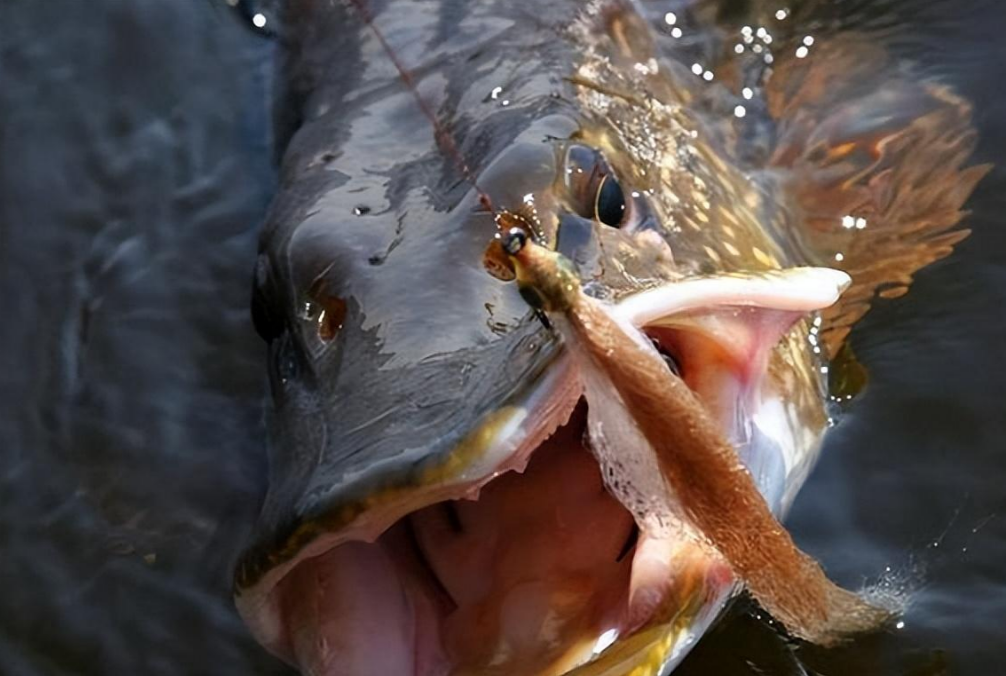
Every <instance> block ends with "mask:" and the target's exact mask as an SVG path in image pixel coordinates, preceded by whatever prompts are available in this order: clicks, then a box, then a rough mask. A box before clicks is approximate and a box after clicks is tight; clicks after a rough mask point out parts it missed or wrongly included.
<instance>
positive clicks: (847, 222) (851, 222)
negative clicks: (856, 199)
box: [842, 216, 856, 228]
mask: <svg viewBox="0 0 1006 676" xmlns="http://www.w3.org/2000/svg"><path fill="white" fill-rule="evenodd" d="M855 226H856V219H855V218H853V217H852V216H842V227H843V228H853V227H855Z"/></svg>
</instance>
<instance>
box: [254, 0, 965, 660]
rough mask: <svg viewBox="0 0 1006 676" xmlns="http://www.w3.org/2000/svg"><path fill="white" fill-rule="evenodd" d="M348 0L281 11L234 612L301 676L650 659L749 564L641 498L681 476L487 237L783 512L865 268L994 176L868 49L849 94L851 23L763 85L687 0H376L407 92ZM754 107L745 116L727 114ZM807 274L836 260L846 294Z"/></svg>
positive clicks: (914, 255) (787, 62)
mask: <svg viewBox="0 0 1006 676" xmlns="http://www.w3.org/2000/svg"><path fill="white" fill-rule="evenodd" d="M657 4H659V3H657ZM361 6H363V5H356V3H352V4H350V3H340V2H335V3H331V2H322V1H321V0H290V2H288V3H287V4H286V5H285V9H284V16H283V17H282V22H281V23H282V26H283V28H282V29H281V30H280V36H281V42H282V44H283V50H282V52H281V54H282V55H281V63H280V69H279V73H280V81H281V84H282V91H281V93H280V96H279V97H278V106H277V111H278V114H277V122H278V126H277V136H278V138H279V139H280V140H281V142H282V143H283V145H284V146H285V154H284V157H283V164H282V171H281V185H280V191H279V194H278V195H277V197H276V199H275V201H274V204H273V207H272V210H271V212H270V216H269V219H268V223H267V225H266V227H265V229H264V231H263V234H262V238H261V247H260V250H261V253H260V256H259V259H258V261H257V264H256V270H255V290H254V298H253V312H254V317H255V322H256V327H257V329H258V331H259V333H260V334H261V335H262V336H263V337H264V338H265V339H266V340H267V342H268V344H269V364H270V366H269V373H270V383H271V391H272V401H273V406H272V410H271V413H270V419H269V429H270V438H269V444H270V453H271V458H270V462H271V480H270V488H269V491H268V494H267V496H266V498H265V504H264V506H263V511H262V516H261V520H260V524H259V534H258V537H257V539H256V541H255V542H254V543H253V544H252V546H251V547H250V548H249V550H248V551H247V552H246V553H245V555H244V557H243V558H242V561H241V563H240V564H239V568H238V571H237V574H236V600H237V605H238V608H239V610H240V612H241V614H242V616H243V617H244V619H245V620H246V622H247V623H248V625H249V626H250V628H251V630H252V632H253V633H254V635H255V636H256V638H258V639H259V640H260V641H261V642H262V643H263V644H264V645H266V646H267V647H268V648H269V649H270V650H272V651H273V652H275V653H276V654H278V655H280V656H281V657H283V658H284V659H286V660H287V661H289V662H291V663H292V664H295V665H297V666H299V667H300V668H301V669H302V671H304V672H305V673H308V674H313V675H325V676H337V675H345V676H367V675H370V674H382V675H383V674H414V675H415V676H441V675H444V676H446V675H448V674H541V675H546V674H548V675H559V674H567V673H569V674H574V673H575V674H581V675H587V674H613V675H614V674H630V673H631V674H639V675H643V674H657V673H666V672H667V671H669V670H670V669H671V668H673V666H674V665H675V664H677V662H679V661H680V659H681V658H682V657H683V655H684V654H685V653H686V652H687V650H688V648H689V647H690V646H691V645H693V644H694V642H695V641H696V640H698V638H699V637H700V636H701V634H702V633H703V632H704V631H705V629H706V628H707V627H708V626H709V625H710V624H711V623H712V622H713V621H714V620H715V618H716V617H717V616H718V614H719V613H720V612H721V610H722V608H723V607H724V605H725V604H726V602H727V601H728V599H729V598H730V597H731V596H732V595H733V594H734V593H735V592H736V591H737V589H738V588H739V585H740V583H741V582H742V581H741V580H737V579H735V578H734V575H733V571H732V570H731V569H730V567H729V566H728V565H726V564H725V563H724V561H723V560H722V559H721V558H720V557H719V556H718V554H717V552H716V550H715V548H714V547H711V546H710V545H709V543H708V542H706V541H705V540H704V538H703V537H702V534H701V533H699V532H697V531H696V529H695V527H694V525H693V524H692V523H691V522H690V520H689V518H688V516H687V515H683V514H681V513H679V512H678V511H676V509H675V508H674V507H673V504H672V503H673V500H671V501H661V500H658V499H656V498H655V496H657V495H665V494H668V495H669V494H670V493H669V492H668V490H669V489H668V486H667V482H666V481H665V480H664V479H663V478H661V475H660V474H659V471H655V465H654V464H653V461H652V459H648V458H647V457H646V455H645V454H640V453H634V452H633V451H632V446H633V444H632V437H631V435H632V433H633V432H632V430H631V429H630V426H626V425H625V417H624V415H623V414H624V411H623V410H622V409H620V408H619V405H618V404H616V403H615V399H616V397H612V398H611V402H612V403H611V405H610V406H606V405H605V403H604V402H605V396H606V395H605V393H604V392H601V395H600V396H594V397H590V396H588V398H587V400H586V403H585V402H584V400H583V399H582V394H583V392H584V390H585V388H586V389H587V391H588V392H589V391H590V388H591V387H592V384H591V382H589V376H585V374H584V373H582V372H580V371H579V370H578V369H577V367H576V365H575V364H574V363H573V361H572V360H571V359H570V357H569V354H568V351H567V350H566V349H564V346H563V345H562V344H561V342H560V341H559V340H558V339H557V337H556V335H555V333H554V332H553V331H552V330H550V328H549V327H547V326H545V325H544V324H543V323H542V321H541V319H540V316H539V315H538V314H536V313H535V312H534V311H532V309H531V308H530V307H529V305H528V304H527V302H525V298H522V297H521V295H520V293H519V291H518V285H516V284H513V283H511V282H509V281H507V280H506V279H505V278H506V277H507V271H506V269H505V266H503V267H500V264H501V261H502V260H503V259H505V256H503V255H502V254H501V251H500V250H499V247H500V243H499V240H497V239H494V235H495V233H496V232H497V231H498V229H499V227H500V226H501V225H502V224H505V225H507V227H510V226H513V225H517V226H518V227H520V228H522V229H523V230H525V231H526V233H527V235H528V236H529V237H532V238H533V239H534V240H535V241H536V242H538V243H539V244H542V245H545V246H546V247H548V248H551V249H555V250H558V251H559V252H561V253H562V254H563V255H564V256H565V257H566V258H568V259H569V260H571V261H573V262H574V263H575V265H576V270H577V275H578V276H579V278H580V280H581V281H582V283H583V285H584V289H585V290H586V291H587V292H588V293H589V294H591V295H592V296H594V297H595V298H598V299H599V300H601V301H602V302H603V303H605V304H606V306H607V307H609V308H610V312H611V313H612V316H615V317H617V318H618V321H620V322H623V323H624V324H625V325H626V326H627V327H629V328H630V329H631V331H633V332H635V334H636V335H639V336H642V335H645V336H647V337H648V338H649V340H651V341H653V343H654V345H656V346H657V348H658V349H659V350H660V352H661V353H662V354H663V355H664V357H665V358H666V359H667V360H668V363H669V364H671V365H672V367H673V368H674V369H676V370H677V371H678V372H679V373H680V375H681V377H682V378H683V381H684V382H685V383H686V384H687V385H688V387H689V388H690V390H691V391H693V392H694V393H695V395H696V397H697V398H698V399H699V400H700V401H701V402H702V403H703V404H704V405H705V406H706V407H707V409H708V411H709V414H710V416H711V417H712V418H713V419H715V420H716V421H717V424H718V425H719V426H720V428H721V431H722V433H723V435H724V436H725V437H726V438H728V439H729V440H730V442H731V443H732V444H733V445H734V446H735V448H736V449H737V452H738V454H739V456H740V458H741V460H742V461H743V463H744V465H745V467H746V468H747V470H748V471H749V472H750V473H751V475H752V477H753V478H754V480H755V484H756V485H757V488H758V490H759V491H760V492H761V494H762V496H763V497H764V499H765V501H766V502H767V504H768V505H769V507H770V508H771V510H772V512H773V513H774V514H775V515H776V516H778V517H781V516H783V515H784V514H785V512H786V510H787V509H788V507H789V505H790V504H791V502H792V500H793V498H794V496H795V495H796V492H797V491H798V490H799V488H800V486H801V485H802V483H803V482H804V480H805V478H806V476H807V474H808V473H809V471H810V469H811V467H812V465H813V462H814V460H815V457H816V455H817V451H818V449H819V444H820V438H821V435H822V434H823V432H824V430H825V427H826V425H827V413H826V408H825V393H826V388H825V382H824V381H825V372H826V368H825V364H826V359H827V357H828V356H830V355H832V354H834V352H835V350H837V347H838V346H839V345H840V344H841V340H842V338H843V337H844V334H845V332H847V331H848V327H849V326H850V325H851V323H852V322H853V321H855V320H856V319H858V317H859V316H861V315H862V313H863V312H865V310H866V308H867V307H868V304H869V301H870V299H871V298H872V297H873V295H874V293H876V291H877V288H878V287H879V286H881V285H886V286H884V287H883V288H884V289H885V292H886V293H888V294H889V295H894V294H893V293H892V289H893V290H895V291H896V290H898V289H903V288H905V287H906V286H907V284H908V283H909V282H910V275H911V273H912V272H913V271H914V270H915V269H917V268H919V267H921V266H922V265H925V264H926V263H928V262H930V261H932V260H935V259H936V258H939V257H940V256H942V255H946V253H948V252H949V251H950V249H951V247H952V245H953V244H954V243H955V242H956V241H957V240H959V239H960V237H961V236H962V235H961V234H959V231H954V230H953V227H954V226H955V224H956V223H957V221H958V220H959V219H960V215H961V212H960V209H961V206H962V204H963V202H964V200H965V199H966V198H967V195H968V194H969V193H970V190H971V188H972V187H973V186H974V184H975V182H976V181H977V180H978V179H979V178H980V176H981V174H982V172H983V171H984V169H983V168H981V167H977V168H965V167H964V163H965V162H966V160H967V157H968V155H969V153H970V147H971V143H972V142H973V139H972V135H971V133H970V127H969V120H968V114H969V111H968V108H967V105H966V104H965V103H964V102H962V101H960V100H958V99H956V98H955V97H954V96H953V95H952V94H951V93H950V92H948V91H946V90H944V89H942V88H940V87H937V86H929V85H924V84H922V83H919V82H917V81H914V80H912V79H911V78H909V77H908V76H907V75H902V74H900V71H899V70H898V68H897V65H896V64H893V63H892V64H891V65H890V67H889V70H887V71H884V70H883V69H879V68H877V64H878V63H881V61H880V60H879V57H878V58H875V59H873V61H872V66H873V67H874V70H875V72H874V74H872V75H867V74H861V75H860V77H861V78H862V79H865V80H868V81H867V82H866V83H864V82H855V81H852V82H836V81H835V78H836V77H837V76H836V72H838V70H841V71H843V72H845V73H856V72H857V71H856V70H855V68H854V66H855V64H856V63H858V62H857V61H856V60H855V58H854V55H855V54H856V53H857V50H858V49H859V46H858V44H856V43H854V42H853V41H850V40H848V39H845V38H842V39H838V38H836V39H835V41H834V43H833V44H834V46H833V47H829V46H827V45H821V46H819V51H820V53H821V54H822V55H825V56H827V57H828V58H827V59H825V58H822V59H821V60H818V61H814V60H813V59H804V58H803V57H800V59H799V63H798V62H797V60H795V59H794V58H792V57H790V58H789V59H785V58H783V57H782V56H780V57H779V58H778V61H777V62H776V64H775V67H774V72H772V73H771V78H769V77H768V75H767V74H766V73H765V72H764V59H763V58H762V57H761V56H758V59H759V64H760V65H759V66H758V68H755V67H754V65H753V64H752V63H750V62H744V61H729V60H728V57H724V56H722V54H723V53H728V52H729V51H730V48H732V44H727V43H726V42H724V36H726V35H729V33H730V29H729V27H723V26H720V25H719V24H717V23H716V22H715V21H712V20H711V19H708V16H710V12H709V11H708V7H707V6H706V5H705V4H703V3H696V4H695V5H694V6H693V7H692V8H691V9H688V10H687V12H685V11H682V10H679V13H680V16H679V15H678V14H673V13H666V12H664V11H656V10H655V6H650V5H647V6H646V8H645V10H643V9H640V8H637V7H636V6H635V5H633V4H630V3H624V2H589V3H585V4H584V3H579V2H569V3H565V2H554V3H545V4H541V3H523V2H496V1H489V0H484V1H475V2H467V3H450V2H443V3H415V2H405V1H396V0H391V1H390V2H387V3H383V4H381V6H380V8H377V7H376V6H375V7H373V8H371V9H370V10H368V12H367V14H368V15H369V14H371V13H372V20H373V25H374V26H375V27H376V28H377V30H378V31H379V35H380V37H381V38H383V39H384V40H386V42H387V45H389V46H390V47H391V49H392V50H393V53H394V58H395V59H397V61H398V62H399V63H400V64H405V66H406V68H407V70H408V73H409V81H410V82H413V83H414V85H415V91H414V92H413V91H410V89H409V88H408V87H407V86H403V79H402V77H401V75H402V74H401V73H400V72H399V71H398V70H397V69H396V65H395V61H394V60H392V58H390V57H389V55H388V53H387V52H386V51H385V46H384V45H382V40H381V39H379V38H378V33H375V32H374V31H373V30H372V28H371V27H370V26H369V25H368V22H367V21H366V20H364V19H365V17H364V16H362V15H361V14H360V12H359V10H358V7H361ZM354 7H356V8H354ZM672 17H673V21H672V20H671V19H672ZM367 18H370V17H369V16H368V17H367ZM686 20H687V21H688V22H691V23H692V24H693V26H695V27H698V26H704V25H705V24H704V23H703V22H706V21H709V22H710V23H709V25H708V27H707V28H706V30H707V31H708V32H707V35H708V37H709V40H710V42H711V44H712V45H713V47H708V49H707V51H708V52H709V55H710V56H709V58H710V65H711V66H712V65H713V62H714V61H717V62H718V63H719V65H720V72H721V73H724V74H725V75H724V77H723V78H722V79H724V80H727V81H726V82H719V81H716V82H715V83H714V84H709V83H708V78H706V77H704V73H705V71H704V70H703V69H702V68H700V69H699V70H700V71H701V72H700V73H699V74H698V75H696V74H695V73H694V72H693V70H692V69H691V68H689V66H688V65H687V64H686V63H683V62H682V60H681V59H682V56H681V54H680V53H678V52H676V51H675V48H674V46H673V40H676V39H677V38H676V37H675V36H674V33H672V32H670V30H669V27H670V26H672V25H674V24H675V23H677V22H678V21H681V22H682V25H683V24H684V22H686ZM696 30H697V28H696ZM718 41H720V42H718ZM721 43H722V44H721ZM767 44H768V43H766V45H767ZM776 44H777V45H779V47H778V49H779V50H780V51H779V53H780V54H782V49H783V46H785V47H786V48H787V49H788V48H791V47H792V43H791V42H787V37H786V35H784V34H782V33H780V34H779V35H778V36H777V38H776ZM720 48H722V49H720ZM829 50H831V51H830V52H829ZM790 52H792V50H791V49H790ZM745 58H747V57H745ZM710 72H711V71H710ZM877 72H880V73H887V74H886V75H884V76H883V77H886V78H889V83H890V85H891V86H890V87H889V89H888V92H889V93H888V94H887V95H886V96H880V97H879V98H877V97H876V96H875V95H874V94H872V93H870V92H872V91H874V90H875V87H871V86H868V85H870V83H871V81H869V78H871V77H872V78H873V80H872V84H873V85H876V83H877V82H878V78H880V77H881V75H877V74H876V73H877ZM752 78H754V79H752ZM824 85H830V86H827V87H826V86H824ZM742 86H743V87H745V89H746V92H747V93H745V94H744V95H743V96H741V95H740V94H739V91H740V89H741V88H742ZM751 89H757V90H758V93H757V99H756V100H755V99H754V94H753V93H752V94H751V95H750V96H749V95H748V93H751V92H750V91H748V90H751ZM417 97H418V101H421V102H422V104H419V103H418V102H417ZM871 97H873V98H871ZM739 101H744V102H746V103H744V104H743V105H746V106H748V107H750V108H751V114H750V115H747V116H745V117H743V118H742V117H740V116H738V115H736V114H730V112H728V113H727V114H723V111H724V110H726V111H731V110H732V109H734V108H735V104H736V106H740V105H742V104H741V103H737V102H739ZM423 106H425V107H426V108H428V109H429V111H431V112H432V114H433V116H434V117H435V119H436V120H437V121H438V124H439V129H438V128H435V127H434V126H432V125H430V124H429V123H428V121H427V119H426V117H425V115H424V112H423ZM757 106H761V110H760V111H759V110H756V107H757ZM894 111H896V112H894ZM759 116H760V119H761V121H762V123H763V124H764V125H768V126H771V128H772V130H773V131H772V133H771V134H768V135H766V134H759V133H755V132H756V131H757V130H756V129H754V128H752V127H751V126H749V125H751V124H753V123H754V121H755V120H756V119H757V118H759ZM766 136H768V137H770V138H771V139H772V141H771V143H768V142H766V143H764V144H760V143H759V142H760V140H761V139H762V138H764V137H766ZM920 157H921V158H924V159H926V161H927V162H930V163H931V167H932V168H931V169H930V170H929V171H928V172H923V171H921V170H920V169H918V167H917V165H915V164H913V160H918V159H919V158H920ZM486 197H488V201H489V202H491V206H492V210H489V209H488V208H487V204H486V202H487V200H486V199H485V198H486ZM850 218H851V219H852V221H851V222H852V227H849V226H848V223H849V220H848V219H850ZM867 223H868V227H867V226H866V224H867ZM860 224H863V227H859V225H860ZM903 233H907V234H903ZM840 263H841V265H840ZM813 265H834V266H837V267H841V268H843V269H845V270H847V271H848V272H849V273H850V274H851V277H852V286H851V287H850V288H849V289H848V290H847V291H846V298H847V299H848V300H847V301H840V302H838V303H837V304H836V303H835V301H836V298H837V296H838V293H839V292H840V291H841V289H842V288H844V286H845V284H846V280H847V278H846V277H845V276H844V275H842V273H839V272H835V271H821V270H817V271H814V270H812V269H808V268H806V266H813ZM487 268H488V271H492V272H495V273H496V276H493V275H490V274H488V272H487ZM499 277H503V279H500V278H499ZM819 310H821V311H823V314H814V313H815V312H817V311H819ZM595 392H596V391H595ZM601 429H605V430H607V431H608V433H607V434H602V433H599V430H601ZM585 436H589V437H590V439H591V440H590V441H589V442H587V441H585V440H584V439H585ZM606 443H607V444H608V446H609V447H607V448H603V447H602V446H604V445H605V444H606ZM605 458H607V459H608V461H606V460H605ZM611 458H615V459H616V461H615V462H610V459H611ZM599 459H600V460H599ZM602 467H603V472H602ZM668 505H671V506H670V507H669V506H668Z"/></svg>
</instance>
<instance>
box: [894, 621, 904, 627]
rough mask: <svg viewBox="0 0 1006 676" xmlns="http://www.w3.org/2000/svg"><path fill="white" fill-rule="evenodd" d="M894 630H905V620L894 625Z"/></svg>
mask: <svg viewBox="0 0 1006 676" xmlns="http://www.w3.org/2000/svg"><path fill="white" fill-rule="evenodd" d="M894 628H895V629H904V628H905V621H904V620H898V623H897V624H895V625H894Z"/></svg>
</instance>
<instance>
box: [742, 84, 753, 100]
mask: <svg viewBox="0 0 1006 676" xmlns="http://www.w3.org/2000/svg"><path fill="white" fill-rule="evenodd" d="M741 96H743V97H744V98H746V99H747V100H749V101H750V100H751V97H753V96H754V92H753V91H752V90H751V87H745V88H744V89H742V90H741Z"/></svg>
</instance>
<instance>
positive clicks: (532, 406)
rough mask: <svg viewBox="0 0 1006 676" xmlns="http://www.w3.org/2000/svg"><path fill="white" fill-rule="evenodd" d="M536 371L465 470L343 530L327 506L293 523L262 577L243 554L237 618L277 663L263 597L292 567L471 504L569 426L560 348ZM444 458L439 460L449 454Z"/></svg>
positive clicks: (275, 628)
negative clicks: (278, 556) (406, 522)
mask: <svg viewBox="0 0 1006 676" xmlns="http://www.w3.org/2000/svg"><path fill="white" fill-rule="evenodd" d="M542 369H543V370H542V375H541V376H540V378H539V379H538V381H537V382H535V383H533V384H531V385H530V386H529V387H527V388H525V389H523V390H522V391H521V392H519V393H517V394H516V396H514V397H513V398H512V399H511V400H510V402H509V403H508V404H506V405H505V406H504V407H501V408H502V410H506V409H507V408H511V409H514V408H515V409H517V410H518V412H519V410H520V409H523V410H524V411H525V412H527V411H530V412H532V413H530V414H527V413H525V415H523V416H520V419H519V420H516V421H510V422H511V424H509V425H505V426H504V427H503V430H504V431H505V432H506V433H505V434H502V435H500V436H499V437H498V438H495V439H494V440H493V442H492V443H491V444H490V445H488V446H487V447H486V450H485V452H484V453H483V454H482V457H481V458H480V459H478V460H477V461H476V462H473V463H471V464H469V465H467V466H465V467H464V468H463V469H462V470H461V471H460V472H458V473H457V474H456V475H455V476H453V477H451V479H450V480H449V481H446V482H444V483H441V484H431V485H419V486H414V487H411V488H409V489H406V490H407V493H406V495H405V499H400V500H396V501H394V502H392V503H390V504H388V505H383V506H379V507H378V508H374V509H369V510H366V511H364V512H362V513H361V514H360V515H359V516H358V517H357V518H356V519H354V520H353V521H351V522H349V523H347V524H345V525H343V526H340V527H337V528H327V527H326V526H325V524H324V521H325V518H324V517H325V515H326V514H329V513H330V512H331V511H333V510H338V509H339V508H338V507H333V508H332V510H329V511H328V512H326V513H323V514H322V515H321V516H319V517H316V518H313V519H310V520H309V521H307V522H305V523H303V524H301V527H300V528H298V530H299V531H301V532H302V534H303V535H304V536H305V537H307V538H308V542H307V543H306V544H304V545H303V546H298V547H297V550H296V553H295V554H293V555H292V556H289V557H286V558H283V560H281V561H279V562H277V563H276V564H275V565H273V566H272V567H270V568H269V569H268V570H266V571H265V572H264V573H261V574H255V573H249V572H248V571H247V570H246V562H247V560H248V559H249V554H248V553H246V555H245V556H244V557H242V563H240V564H239V566H238V570H237V572H236V575H235V585H234V600H235V605H236V606H237V609H238V613H239V615H240V616H241V618H242V620H243V621H244V622H245V624H246V625H247V626H248V627H249V629H250V631H251V633H252V634H253V636H254V637H255V638H256V640H258V641H259V642H260V643H261V644H262V645H264V646H266V647H267V648H268V649H269V650H270V651H271V652H273V653H274V654H275V655H277V656H278V657H280V658H282V659H284V660H285V661H287V662H289V663H290V664H293V665H295V666H296V663H295V661H294V660H293V658H292V653H291V652H290V651H289V650H288V649H284V647H283V641H284V629H283V626H282V620H281V611H280V608H279V607H278V604H277V602H276V599H275V598H273V597H274V595H273V594H271V592H272V591H273V589H275V588H276V586H277V585H278V584H279V582H280V581H281V580H282V579H283V578H284V577H285V576H286V575H287V574H288V573H289V572H290V571H292V570H293V569H294V568H295V567H296V566H297V565H298V564H300V563H302V562H303V561H305V560H307V559H310V558H313V557H316V556H320V555H322V554H324V553H326V552H328V551H330V550H331V549H332V548H334V547H337V546H339V545H341V544H344V543H346V542H352V541H362V542H374V541H376V540H377V538H378V537H380V536H381V535H382V534H383V533H384V532H385V531H386V530H387V529H388V528H389V527H391V526H392V525H394V523H395V522H397V521H398V520H399V519H401V518H403V517H405V516H407V515H408V514H411V513H413V512H415V511H417V510H419V509H422V508H423V507H426V506H429V505H432V504H434V503H437V502H442V501H445V500H452V499H477V497H478V494H479V491H480V490H481V488H482V487H483V486H485V485H486V484H488V483H490V482H491V481H493V480H494V479H496V478H497V477H499V476H500V475H502V474H504V473H506V472H509V471H516V472H523V470H524V468H525V467H526V465H527V463H528V461H529V460H530V458H531V455H532V454H533V452H534V451H535V450H536V449H537V448H538V447H539V446H541V444H542V443H543V442H544V441H545V440H546V439H547V438H548V437H549V436H551V435H552V433H554V432H555V430H557V429H558V428H559V427H561V426H562V425H564V424H565V423H566V422H568V421H569V419H570V418H571V416H572V414H573V411H574V409H575V408H576V405H577V403H578V402H579V400H580V398H581V395H582V385H581V384H580V382H579V379H578V378H577V376H576V372H575V369H574V365H573V363H572V359H571V358H570V357H569V355H568V354H567V353H566V352H565V351H564V350H559V351H557V353H555V354H554V355H553V356H552V357H551V358H550V359H549V360H548V361H547V362H546V363H545V364H544V365H543V367H542ZM539 411H540V412H541V413H538V412H539ZM486 423H487V421H486V418H485V417H484V418H483V420H482V421H480V423H479V424H477V425H475V426H474V427H473V430H472V432H473V433H475V434H477V433H478V432H479V431H480V430H481V429H483V428H484V427H485V425H486ZM451 453H453V451H452V452H451ZM451 453H448V454H447V455H448V456H450V455H451ZM288 540H289V539H288ZM286 546H289V545H286ZM270 556H271V554H270Z"/></svg>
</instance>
